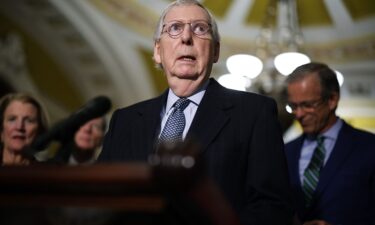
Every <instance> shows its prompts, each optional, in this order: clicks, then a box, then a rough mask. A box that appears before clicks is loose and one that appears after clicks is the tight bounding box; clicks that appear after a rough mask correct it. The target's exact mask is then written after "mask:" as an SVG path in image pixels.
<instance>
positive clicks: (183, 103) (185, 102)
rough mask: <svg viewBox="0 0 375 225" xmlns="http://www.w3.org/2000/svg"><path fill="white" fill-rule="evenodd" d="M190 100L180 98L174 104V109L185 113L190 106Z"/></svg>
mask: <svg viewBox="0 0 375 225" xmlns="http://www.w3.org/2000/svg"><path fill="white" fill-rule="evenodd" d="M189 103H190V100H189V99H187V98H180V99H178V100H177V101H176V102H175V103H174V107H175V108H176V110H177V109H180V110H181V111H184V110H185V108H186V107H187V106H188V105H189Z"/></svg>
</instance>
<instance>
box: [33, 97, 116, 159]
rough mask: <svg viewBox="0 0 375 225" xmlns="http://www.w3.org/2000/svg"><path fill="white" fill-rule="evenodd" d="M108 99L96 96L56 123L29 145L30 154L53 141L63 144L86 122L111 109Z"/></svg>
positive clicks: (44, 147) (42, 148)
mask: <svg viewBox="0 0 375 225" xmlns="http://www.w3.org/2000/svg"><path fill="white" fill-rule="evenodd" d="M111 106H112V104H111V101H110V99H109V98H108V97H105V96H98V97H96V98H94V99H92V100H90V101H89V102H88V103H87V104H85V105H84V106H82V107H81V108H80V109H79V110H78V111H76V112H75V113H73V114H71V115H70V116H69V117H67V118H66V119H63V120H61V121H59V122H57V123H56V124H55V125H54V126H53V127H52V128H51V129H49V130H48V131H47V132H46V133H44V134H42V135H40V136H38V137H37V138H36V139H35V141H34V142H33V143H32V144H31V147H30V151H31V152H29V153H30V154H34V153H36V152H39V151H42V150H44V149H46V148H47V147H48V145H49V143H50V142H51V141H53V140H55V141H60V142H64V141H66V140H69V139H70V138H72V137H73V136H74V133H75V132H76V131H77V130H78V129H79V128H80V127H81V126H82V125H83V124H85V123H86V122H87V121H89V120H92V119H94V118H97V117H100V116H103V115H105V114H106V113H107V112H108V111H109V110H110V109H111Z"/></svg>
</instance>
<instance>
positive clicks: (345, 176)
mask: <svg viewBox="0 0 375 225" xmlns="http://www.w3.org/2000/svg"><path fill="white" fill-rule="evenodd" d="M303 140H304V136H303V135H302V136H300V137H298V138H297V139H295V140H293V141H291V142H289V143H288V144H286V149H285V150H286V155H287V160H288V165H289V175H290V180H291V185H292V188H293V193H294V194H295V199H296V205H297V212H298V214H299V216H300V218H301V220H302V221H307V220H312V219H324V220H326V221H328V222H330V223H332V224H343V225H345V224H352V225H361V224H375V210H374V207H375V135H374V134H371V133H368V132H364V131H361V130H358V129H355V128H353V127H351V126H350V125H348V124H347V123H345V122H344V124H343V127H342V129H341V130H340V132H339V134H338V137H337V141H336V144H335V146H334V148H333V151H332V153H331V155H330V157H329V159H328V161H327V163H326V165H325V166H324V167H323V169H322V170H321V175H320V179H319V183H318V186H317V189H316V193H315V196H314V200H313V203H312V206H311V208H309V209H306V208H305V207H304V197H303V192H302V189H301V182H300V178H299V172H298V165H299V163H298V160H299V157H300V154H301V148H302V144H303Z"/></svg>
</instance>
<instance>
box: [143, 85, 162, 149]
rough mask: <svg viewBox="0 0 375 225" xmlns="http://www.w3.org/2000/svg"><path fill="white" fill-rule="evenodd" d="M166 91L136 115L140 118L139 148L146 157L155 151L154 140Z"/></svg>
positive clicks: (158, 127)
mask: <svg viewBox="0 0 375 225" xmlns="http://www.w3.org/2000/svg"><path fill="white" fill-rule="evenodd" d="M167 95H168V91H166V92H164V93H163V94H162V95H161V96H159V97H158V98H155V99H153V100H151V102H150V104H147V105H146V106H145V107H143V108H141V109H138V110H137V113H138V115H139V116H140V121H141V124H140V127H139V132H140V133H141V134H142V135H141V136H142V137H143V138H141V139H139V141H140V143H139V146H143V147H142V148H141V149H142V150H143V151H145V153H146V155H148V154H150V153H152V152H153V151H154V150H155V146H154V144H155V140H156V136H157V134H158V132H159V129H160V123H161V117H160V113H161V111H162V107H163V105H164V103H165V101H166V98H167Z"/></svg>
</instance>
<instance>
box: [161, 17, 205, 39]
mask: <svg viewBox="0 0 375 225" xmlns="http://www.w3.org/2000/svg"><path fill="white" fill-rule="evenodd" d="M197 23H203V24H205V25H207V27H208V29H207V31H205V32H204V33H203V34H196V33H195V32H194V29H193V25H194V24H197ZM172 24H182V25H183V26H182V29H181V31H180V32H179V33H178V34H175V35H173V34H171V33H170V32H169V29H168V28H170V27H171V25H172ZM186 24H189V28H190V31H191V32H192V33H193V34H194V35H195V36H197V37H204V35H206V34H207V33H210V34H211V31H212V25H211V23H209V22H207V21H205V20H195V21H191V22H182V21H179V20H172V21H169V22H167V23H164V24H163V26H162V32H161V33H162V34H163V33H167V34H168V35H169V37H171V38H177V37H179V36H180V35H181V34H182V33H183V32H184V30H185V27H186ZM167 25H169V27H168V26H167ZM165 28H166V29H165Z"/></svg>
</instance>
